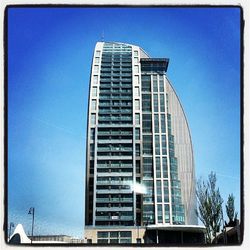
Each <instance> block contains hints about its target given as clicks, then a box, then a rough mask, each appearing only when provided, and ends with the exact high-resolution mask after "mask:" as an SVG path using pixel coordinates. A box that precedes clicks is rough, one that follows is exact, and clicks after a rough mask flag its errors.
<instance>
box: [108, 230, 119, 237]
mask: <svg viewBox="0 0 250 250" xmlns="http://www.w3.org/2000/svg"><path fill="white" fill-rule="evenodd" d="M117 237H118V232H115V231H114V232H110V238H117Z"/></svg>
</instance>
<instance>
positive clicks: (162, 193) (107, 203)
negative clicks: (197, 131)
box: [85, 42, 199, 244]
mask: <svg viewBox="0 0 250 250" xmlns="http://www.w3.org/2000/svg"><path fill="white" fill-rule="evenodd" d="M168 63H169V60H168V59H166V58H151V57H149V56H148V54H147V53H146V52H145V51H144V50H143V49H141V48H140V47H138V46H134V45H130V44H125V43H116V42H98V43H97V44H96V47H95V51H94V56H93V62H92V69H91V78H90V89H89V107H88V109H89V110H88V131H87V158H86V201H85V240H86V242H89V243H90V242H92V243H104V244H106V243H136V242H137V243H140V242H141V243H143V242H147V239H146V238H145V237H146V235H147V233H146V232H149V233H148V234H150V232H151V231H152V230H157V228H158V229H159V228H161V230H164V229H166V230H172V231H174V230H175V229H176V230H177V231H179V232H181V231H182V229H183V230H184V231H187V230H190V228H192V229H191V231H193V230H194V231H195V230H198V228H199V227H198V226H194V225H197V217H196V215H195V208H196V199H195V172H194V160H193V151H192V143H191V137H190V131H189V128H188V124H187V120H186V117H185V114H184V111H183V108H182V106H181V104H180V101H179V99H178V97H177V95H176V93H175V91H174V89H173V87H172V86H171V84H170V82H169V80H168V78H167V76H166V71H167V68H168ZM189 225H192V226H191V227H188V226H189ZM187 228H189V229H187ZM159 230H160V229H159ZM154 232H157V231H154ZM166 232H167V231H166ZM152 235H154V233H153V234H152ZM155 235H156V236H155V239H151V240H149V241H148V242H155V241H156V242H159V235H158V234H157V233H156V234H155ZM152 237H153V236H152ZM152 237H151V238H152ZM149 238H150V237H149Z"/></svg>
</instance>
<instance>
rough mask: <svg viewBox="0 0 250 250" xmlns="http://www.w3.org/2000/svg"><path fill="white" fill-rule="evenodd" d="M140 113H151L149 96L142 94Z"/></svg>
mask: <svg viewBox="0 0 250 250" xmlns="http://www.w3.org/2000/svg"><path fill="white" fill-rule="evenodd" d="M142 111H151V95H150V94H142Z"/></svg>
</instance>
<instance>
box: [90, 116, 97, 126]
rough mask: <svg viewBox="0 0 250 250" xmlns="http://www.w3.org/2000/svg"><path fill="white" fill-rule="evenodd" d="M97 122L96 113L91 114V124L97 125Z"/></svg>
mask: <svg viewBox="0 0 250 250" xmlns="http://www.w3.org/2000/svg"><path fill="white" fill-rule="evenodd" d="M95 123H96V115H95V114H91V125H95Z"/></svg>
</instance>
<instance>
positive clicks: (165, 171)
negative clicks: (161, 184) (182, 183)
mask: <svg viewBox="0 0 250 250" xmlns="http://www.w3.org/2000/svg"><path fill="white" fill-rule="evenodd" d="M162 172H163V178H168V163H167V158H166V157H163V158H162Z"/></svg>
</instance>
